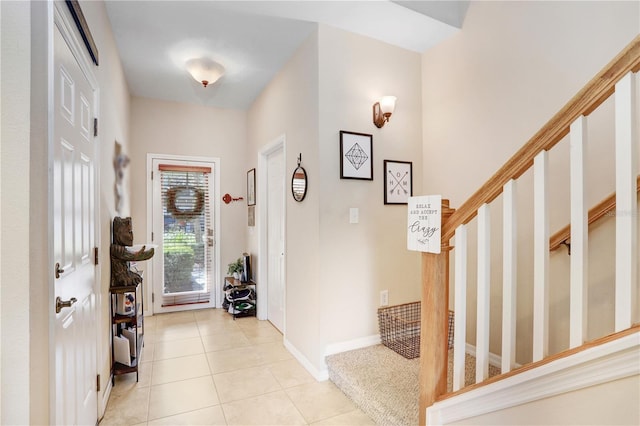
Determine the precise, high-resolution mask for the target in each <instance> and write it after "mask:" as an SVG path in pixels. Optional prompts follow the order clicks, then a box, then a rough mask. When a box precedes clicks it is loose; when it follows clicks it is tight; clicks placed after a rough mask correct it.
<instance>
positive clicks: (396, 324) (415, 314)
mask: <svg viewBox="0 0 640 426" xmlns="http://www.w3.org/2000/svg"><path fill="white" fill-rule="evenodd" d="M453 318H454V317H453V311H449V336H448V337H449V339H448V340H449V342H448V347H449V348H451V347H453ZM378 326H379V327H380V340H381V341H382V344H383V345H385V346H386V347H388V348H389V349H392V350H393V351H395V352H397V353H399V354H400V355H402V356H403V357H405V358H407V359H413V358H417V357H419V356H420V302H411V303H404V304H402V305H394V306H385V307H384V308H379V309H378Z"/></svg>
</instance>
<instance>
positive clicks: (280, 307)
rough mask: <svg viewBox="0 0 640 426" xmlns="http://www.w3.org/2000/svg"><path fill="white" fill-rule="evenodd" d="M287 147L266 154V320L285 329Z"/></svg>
mask: <svg viewBox="0 0 640 426" xmlns="http://www.w3.org/2000/svg"><path fill="white" fill-rule="evenodd" d="M284 192H285V179H284V150H283V149H278V150H277V151H274V152H272V153H271V154H269V156H268V157H267V251H268V253H267V298H268V302H267V306H268V307H267V319H268V320H269V321H271V323H272V324H273V325H274V326H275V327H276V328H277V329H278V330H280V331H281V332H284V306H285V304H284V297H285V294H284V291H285V289H284V200H285V198H284Z"/></svg>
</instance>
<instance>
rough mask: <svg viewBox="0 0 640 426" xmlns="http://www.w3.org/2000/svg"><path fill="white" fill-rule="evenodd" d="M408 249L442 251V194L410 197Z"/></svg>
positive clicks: (427, 251)
mask: <svg viewBox="0 0 640 426" xmlns="http://www.w3.org/2000/svg"><path fill="white" fill-rule="evenodd" d="M408 207H409V209H408V215H407V217H408V220H407V249H409V250H413V251H422V252H426V253H436V254H437V253H440V235H441V231H442V230H441V226H442V218H441V216H442V196H441V195H421V196H419V197H409V202H408Z"/></svg>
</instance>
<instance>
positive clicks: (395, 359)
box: [326, 345, 499, 426]
mask: <svg viewBox="0 0 640 426" xmlns="http://www.w3.org/2000/svg"><path fill="white" fill-rule="evenodd" d="M326 362H327V366H328V369H329V379H330V380H331V381H332V382H333V383H335V384H336V386H337V387H338V388H339V389H340V390H342V392H344V393H345V394H346V395H347V396H348V397H349V398H351V400H353V402H355V404H356V405H358V406H359V407H360V409H361V410H362V411H364V412H365V413H366V414H368V415H369V417H371V419H372V420H373V421H375V422H376V424H379V425H385V426H387V425H388V426H413V425H417V424H418V371H419V368H420V358H414V359H406V358H404V357H403V356H401V355H399V354H397V353H396V352H394V351H392V350H391V349H389V348H387V347H386V346H383V345H375V346H369V347H367V348H362V349H356V350H353V351H348V352H342V353H339V354H335V355H330V356H328V357H327V358H326ZM452 371H453V350H450V351H449V369H448V372H449V374H448V378H447V387H448V389H449V390H451V375H452ZM496 374H499V369H498V368H496V367H494V366H489V375H490V376H493V375H496ZM465 382H466V383H467V384H472V383H474V382H475V358H474V357H472V356H470V355H468V354H467V356H466V367H465Z"/></svg>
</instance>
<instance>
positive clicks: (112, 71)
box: [81, 1, 131, 408]
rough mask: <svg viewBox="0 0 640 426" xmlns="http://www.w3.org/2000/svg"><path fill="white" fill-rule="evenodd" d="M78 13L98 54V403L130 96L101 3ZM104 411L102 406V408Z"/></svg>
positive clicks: (105, 374) (106, 365)
mask: <svg viewBox="0 0 640 426" xmlns="http://www.w3.org/2000/svg"><path fill="white" fill-rule="evenodd" d="M81 6H82V11H83V13H84V15H85V18H86V19H87V23H88V24H89V28H91V33H92V34H93V38H94V40H95V42H96V45H97V46H98V49H99V53H100V65H99V66H98V67H96V68H94V72H95V75H96V77H97V79H98V84H99V86H100V111H99V114H100V121H99V126H98V138H99V142H98V143H99V144H100V152H99V159H100V169H99V173H100V194H99V196H100V201H99V203H100V222H99V225H98V229H99V233H100V237H99V238H100V269H99V270H100V277H99V279H100V286H101V290H102V291H101V294H100V297H101V312H100V316H99V318H100V332H101V338H100V344H99V347H98V350H99V352H100V356H99V358H98V359H99V361H100V360H101V364H100V365H99V366H98V371H99V373H100V376H101V377H102V383H103V386H102V390H101V391H100V392H99V395H98V399H99V400H102V398H103V397H104V392H105V390H106V389H107V386H106V384H107V380H108V378H109V377H110V374H111V373H110V372H111V346H110V345H111V343H110V331H111V325H110V324H111V317H110V312H109V283H110V278H111V276H110V273H111V267H110V258H109V246H110V244H111V222H112V220H113V218H114V217H115V216H116V215H117V214H116V207H115V199H114V196H113V186H114V184H115V172H114V170H113V157H114V147H115V141H118V142H119V143H121V144H122V147H123V150H124V152H127V151H128V149H129V145H130V143H131V142H130V138H129V132H130V129H129V122H130V118H129V116H130V97H129V89H128V87H127V82H126V80H125V77H124V73H123V70H122V64H121V62H120V57H119V56H118V51H117V49H116V44H115V39H114V36H113V33H112V31H111V23H110V22H109V18H108V16H107V11H106V9H105V6H104V3H102V2H92V1H86V2H82V4H81ZM126 175H127V173H125V197H124V200H123V204H122V205H123V212H124V215H127V214H128V212H129V211H130V201H129V196H128V193H129V180H128V177H127V176H126ZM103 408H104V407H103Z"/></svg>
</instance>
